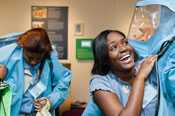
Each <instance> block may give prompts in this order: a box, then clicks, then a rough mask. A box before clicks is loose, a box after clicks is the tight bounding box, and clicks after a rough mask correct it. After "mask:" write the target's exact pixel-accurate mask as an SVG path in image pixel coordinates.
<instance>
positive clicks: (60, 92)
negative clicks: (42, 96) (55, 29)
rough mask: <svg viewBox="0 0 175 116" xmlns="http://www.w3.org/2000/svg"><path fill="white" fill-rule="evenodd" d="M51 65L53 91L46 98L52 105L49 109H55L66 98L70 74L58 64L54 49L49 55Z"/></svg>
mask: <svg viewBox="0 0 175 116" xmlns="http://www.w3.org/2000/svg"><path fill="white" fill-rule="evenodd" d="M51 65H52V66H51V71H52V76H53V77H52V79H53V80H52V86H53V91H52V93H51V94H50V95H49V96H48V98H49V100H50V101H51V104H52V106H51V108H53V109H55V108H56V107H57V106H59V105H60V104H61V103H63V101H64V100H65V99H66V98H67V96H68V93H69V86H70V82H71V75H72V74H71V71H70V70H69V69H67V68H65V67H64V66H63V65H62V64H60V63H59V61H58V55H57V51H56V50H55V49H54V50H53V51H52V53H51Z"/></svg>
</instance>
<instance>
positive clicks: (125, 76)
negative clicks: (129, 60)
mask: <svg viewBox="0 0 175 116" xmlns="http://www.w3.org/2000/svg"><path fill="white" fill-rule="evenodd" d="M114 73H115V74H116V75H117V77H118V78H120V79H121V80H123V81H126V82H128V83H132V80H133V77H135V75H136V70H135V68H132V69H130V70H125V71H114Z"/></svg>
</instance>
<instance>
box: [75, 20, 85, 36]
mask: <svg viewBox="0 0 175 116" xmlns="http://www.w3.org/2000/svg"><path fill="white" fill-rule="evenodd" d="M83 33H84V24H83V23H77V24H75V35H76V36H79V35H83Z"/></svg>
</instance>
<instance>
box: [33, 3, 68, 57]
mask: <svg viewBox="0 0 175 116" xmlns="http://www.w3.org/2000/svg"><path fill="white" fill-rule="evenodd" d="M31 14H32V16H31V18H32V20H31V27H32V28H37V27H41V28H44V29H46V31H47V33H48V35H49V38H50V40H51V43H52V45H53V46H55V48H56V50H57V52H58V55H59V59H63V60H66V59H68V7H54V6H32V7H31Z"/></svg>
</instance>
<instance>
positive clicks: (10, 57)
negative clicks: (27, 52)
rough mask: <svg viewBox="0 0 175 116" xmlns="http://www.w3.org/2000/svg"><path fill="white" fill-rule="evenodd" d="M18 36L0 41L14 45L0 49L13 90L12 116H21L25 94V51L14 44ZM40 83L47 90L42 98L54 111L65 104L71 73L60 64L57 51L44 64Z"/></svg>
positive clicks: (0, 58)
mask: <svg viewBox="0 0 175 116" xmlns="http://www.w3.org/2000/svg"><path fill="white" fill-rule="evenodd" d="M18 35H19V34H10V35H7V36H3V37H0V38H3V39H2V40H0V42H1V43H2V42H3V43H4V44H8V43H12V44H9V45H6V46H3V47H1V48H0V63H1V64H5V65H6V66H7V68H8V74H7V76H6V78H5V81H6V82H7V83H8V84H9V85H10V87H11V89H12V103H11V112H10V113H11V116H19V111H20V107H21V103H22V98H23V93H24V64H23V63H24V62H23V49H22V48H21V47H20V46H18V44H16V43H14V40H15V39H16V37H17V36H18ZM51 64H52V66H51ZM39 81H41V82H42V83H43V84H44V85H45V86H46V88H47V89H46V90H45V91H44V92H43V93H42V94H41V96H40V97H48V98H49V100H50V101H51V103H52V106H51V108H52V109H55V108H56V107H58V106H59V105H60V104H61V103H63V101H64V100H65V99H66V97H67V96H68V92H69V91H68V89H69V85H70V81H71V72H70V71H69V70H68V69H67V68H65V67H64V66H63V65H62V64H60V63H59V62H58V56H57V52H56V50H53V51H52V53H51V58H50V60H48V59H47V60H46V61H45V62H44V67H43V70H42V73H41V76H40V78H39ZM29 105H33V104H29ZM31 108H32V107H31Z"/></svg>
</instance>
